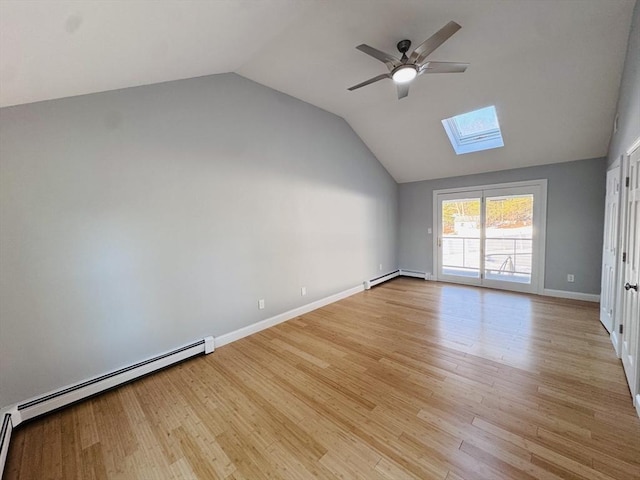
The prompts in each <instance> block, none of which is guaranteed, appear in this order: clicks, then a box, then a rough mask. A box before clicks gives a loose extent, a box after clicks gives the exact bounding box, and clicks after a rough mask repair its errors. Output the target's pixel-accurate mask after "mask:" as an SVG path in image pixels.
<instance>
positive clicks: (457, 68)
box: [418, 62, 469, 75]
mask: <svg viewBox="0 0 640 480" xmlns="http://www.w3.org/2000/svg"><path fill="white" fill-rule="evenodd" d="M468 66H469V64H468V63H457V62H427V63H425V64H424V65H423V66H422V67H421V68H420V70H418V75H422V74H423V73H463V72H464V71H465V70H466V69H467V67H468Z"/></svg>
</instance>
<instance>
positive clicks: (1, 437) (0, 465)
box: [0, 412, 13, 479]
mask: <svg viewBox="0 0 640 480" xmlns="http://www.w3.org/2000/svg"><path fill="white" fill-rule="evenodd" d="M12 431H13V423H12V422H11V413H9V412H7V413H5V414H4V415H3V417H2V429H1V430H0V479H2V472H3V471H4V464H5V462H6V461H7V453H8V452H9V440H11V432H12Z"/></svg>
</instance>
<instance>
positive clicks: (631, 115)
mask: <svg viewBox="0 0 640 480" xmlns="http://www.w3.org/2000/svg"><path fill="white" fill-rule="evenodd" d="M617 113H618V131H617V132H615V133H614V134H613V136H612V137H611V143H610V144H609V154H608V156H607V161H608V164H609V165H611V164H612V163H613V162H615V161H616V160H617V159H619V158H620V157H621V156H622V155H625V154H626V152H627V149H628V148H629V147H630V146H631V144H632V143H633V142H635V141H636V140H637V139H638V137H639V136H640V2H636V6H635V8H634V10H633V19H632V20H631V32H630V33H629V43H628V46H627V57H626V59H625V62H624V70H623V72H622V80H621V82H620V93H619V95H618V109H617Z"/></svg>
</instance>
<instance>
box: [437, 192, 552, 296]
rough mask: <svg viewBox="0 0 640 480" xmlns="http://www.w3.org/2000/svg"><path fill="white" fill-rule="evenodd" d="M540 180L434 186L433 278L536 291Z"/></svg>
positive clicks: (539, 265) (542, 201)
mask: <svg viewBox="0 0 640 480" xmlns="http://www.w3.org/2000/svg"><path fill="white" fill-rule="evenodd" d="M545 186H546V184H545V183H544V182H538V183H535V184H534V183H532V184H526V185H524V184H517V185H514V184H506V185H492V186H487V187H478V190H471V189H468V190H461V191H457V192H451V191H446V192H444V191H439V192H434V193H435V195H434V197H435V201H434V205H435V218H436V228H437V232H438V234H437V245H436V248H435V250H434V253H435V258H436V278H437V280H440V281H445V282H454V283H464V284H468V285H482V286H486V287H492V288H501V289H506V290H516V291H521V292H530V293H539V288H540V282H541V280H540V279H541V277H542V270H543V268H544V264H543V260H544V253H543V247H542V246H543V245H544V224H545V220H544V216H545V210H546V209H545V205H546V201H545V199H544V195H543V189H544V187H545Z"/></svg>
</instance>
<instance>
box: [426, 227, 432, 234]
mask: <svg viewBox="0 0 640 480" xmlns="http://www.w3.org/2000/svg"><path fill="white" fill-rule="evenodd" d="M427 233H428V234H429V235H431V234H432V233H433V230H431V227H429V228H427Z"/></svg>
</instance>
